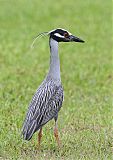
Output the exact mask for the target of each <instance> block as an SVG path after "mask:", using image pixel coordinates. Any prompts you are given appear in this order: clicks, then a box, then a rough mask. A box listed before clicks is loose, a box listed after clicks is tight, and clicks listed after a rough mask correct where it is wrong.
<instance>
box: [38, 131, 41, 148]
mask: <svg viewBox="0 0 113 160" xmlns="http://www.w3.org/2000/svg"><path fill="white" fill-rule="evenodd" d="M41 138H42V128H40V131H39V133H38V146H39V147H40V142H41Z"/></svg>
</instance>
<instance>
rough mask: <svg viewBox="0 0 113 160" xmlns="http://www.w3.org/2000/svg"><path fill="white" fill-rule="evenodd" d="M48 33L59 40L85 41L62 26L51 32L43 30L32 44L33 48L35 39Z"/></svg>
mask: <svg viewBox="0 0 113 160" xmlns="http://www.w3.org/2000/svg"><path fill="white" fill-rule="evenodd" d="M46 35H48V36H49V37H50V38H52V39H54V40H55V41H57V42H81V43H84V41H83V40H82V39H80V38H78V37H76V36H74V35H72V34H71V33H70V32H68V31H67V30H65V29H62V28H57V29H54V30H52V31H49V32H42V33H40V34H38V35H37V36H36V37H35V39H34V41H33V43H32V44H31V48H32V47H33V45H34V43H35V41H36V40H37V39H38V38H40V37H42V36H46Z"/></svg>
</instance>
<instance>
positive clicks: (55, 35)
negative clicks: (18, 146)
mask: <svg viewBox="0 0 113 160" xmlns="http://www.w3.org/2000/svg"><path fill="white" fill-rule="evenodd" d="M40 35H48V36H49V47H50V67H49V71H48V74H47V75H46V76H45V79H44V81H43V82H42V83H41V85H40V86H39V87H38V89H37V90H36V93H35V94H34V96H33V98H32V100H31V102H30V104H29V107H28V111H27V114H26V117H25V120H24V123H23V127H22V136H23V139H24V140H28V141H29V140H30V139H31V138H32V136H33V134H34V133H35V132H37V131H39V132H38V144H39V146H40V143H41V138H42V127H43V126H44V125H45V124H46V123H47V122H49V121H50V120H52V119H54V121H55V127H54V136H55V139H56V142H57V144H58V146H60V139H59V133H58V124H57V120H58V113H59V111H60V109H61V106H62V103H63V99H64V94H63V86H62V82H61V76H60V59H59V53H58V44H59V43H60V42H81V43H83V42H85V41H84V40H82V39H80V38H78V37H76V36H74V35H72V34H71V33H70V32H69V31H67V30H65V29H62V28H57V29H54V30H51V31H49V32H43V33H41V34H39V35H38V36H40Z"/></svg>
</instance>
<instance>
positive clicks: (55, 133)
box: [54, 122, 61, 147]
mask: <svg viewBox="0 0 113 160" xmlns="http://www.w3.org/2000/svg"><path fill="white" fill-rule="evenodd" d="M54 136H55V138H56V141H57V143H58V146H59V147H60V144H61V143H60V139H59V136H58V127H57V122H55V128H54Z"/></svg>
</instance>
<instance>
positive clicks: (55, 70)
mask: <svg viewBox="0 0 113 160" xmlns="http://www.w3.org/2000/svg"><path fill="white" fill-rule="evenodd" d="M49 45H50V68H49V73H48V75H49V76H51V78H53V79H55V80H60V60H59V54H58V42H57V41H55V40H54V39H52V38H50V40H49Z"/></svg>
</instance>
